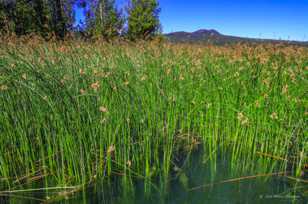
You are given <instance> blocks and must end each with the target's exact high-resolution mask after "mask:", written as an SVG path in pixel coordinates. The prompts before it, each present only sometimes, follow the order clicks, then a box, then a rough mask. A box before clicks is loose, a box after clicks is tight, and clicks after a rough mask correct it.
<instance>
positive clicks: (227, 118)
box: [0, 42, 308, 194]
mask: <svg viewBox="0 0 308 204" xmlns="http://www.w3.org/2000/svg"><path fill="white" fill-rule="evenodd" d="M0 47H1V49H0V112H1V114H0V144H1V145H0V194H1V190H2V191H3V192H10V191H14V190H18V189H26V188H29V185H32V184H33V183H35V184H37V185H40V186H42V187H43V188H44V187H45V188H46V191H48V188H49V187H56V186H57V187H65V186H76V185H77V186H80V185H83V186H85V187H86V185H87V184H89V183H91V182H95V181H96V180H97V179H106V180H108V179H111V178H117V177H119V176H118V175H120V177H122V178H123V179H124V180H123V181H124V183H125V185H127V186H130V185H131V184H132V180H134V179H135V178H140V179H143V180H144V181H145V191H147V192H149V191H151V188H152V187H153V185H152V182H153V181H155V180H157V179H160V181H163V182H164V183H166V184H167V183H168V180H169V179H170V174H171V172H172V171H173V169H174V167H175V159H176V157H179V156H180V157H183V158H185V157H186V156H187V155H189V154H190V152H191V151H193V150H194V149H196V148H198V147H199V148H201V147H202V148H203V150H204V151H203V152H204V153H203V154H204V156H203V158H204V161H206V162H208V163H212V164H213V165H212V172H213V174H214V172H215V161H216V160H217V159H218V155H226V154H228V158H229V159H230V162H231V166H232V172H234V174H239V173H238V172H259V173H263V174H265V173H268V174H270V173H274V172H280V171H287V170H288V171H292V172H294V173H293V174H294V175H295V174H296V176H298V177H299V176H300V172H301V169H302V168H303V165H304V164H306V163H307V162H308V157H307V148H308V143H307V131H306V124H307V92H306V91H307V71H308V50H307V49H305V48H300V47H291V46H279V45H276V46H275V45H262V46H248V45H233V46H226V47H215V46H197V45H170V44H155V43H140V44H134V45H131V44H124V43H116V44H113V45H112V44H106V43H84V42H64V43H62V44H60V43H33V42H28V43H10V42H9V43H3V44H1V46H0ZM277 158H280V159H277ZM290 166H292V168H290ZM30 189H31V188H30Z"/></svg>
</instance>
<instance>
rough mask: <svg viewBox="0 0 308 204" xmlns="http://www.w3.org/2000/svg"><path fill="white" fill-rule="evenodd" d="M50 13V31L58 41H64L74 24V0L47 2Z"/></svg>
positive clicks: (52, 0) (50, 0)
mask: <svg viewBox="0 0 308 204" xmlns="http://www.w3.org/2000/svg"><path fill="white" fill-rule="evenodd" d="M49 4H50V7H51V13H52V15H51V16H52V21H51V22H52V23H51V24H52V26H51V27H52V30H53V32H54V33H55V34H56V37H57V38H58V39H64V37H65V36H66V35H67V34H68V32H69V31H70V30H71V29H72V27H73V23H74V12H73V9H72V7H73V4H74V0H49Z"/></svg>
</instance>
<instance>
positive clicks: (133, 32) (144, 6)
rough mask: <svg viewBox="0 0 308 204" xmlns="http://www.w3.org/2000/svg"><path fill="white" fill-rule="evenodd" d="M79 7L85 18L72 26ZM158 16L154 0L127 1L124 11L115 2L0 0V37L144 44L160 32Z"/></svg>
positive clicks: (97, 0)
mask: <svg viewBox="0 0 308 204" xmlns="http://www.w3.org/2000/svg"><path fill="white" fill-rule="evenodd" d="M78 7H79V8H82V10H83V11H84V13H83V15H84V17H85V20H84V21H83V22H81V23H80V24H79V23H76V22H75V15H76V8H78ZM159 12H160V8H159V4H158V2H157V0H128V2H127V6H126V8H125V10H124V11H123V10H119V9H118V8H117V6H116V3H115V0H0V35H10V34H15V35H17V36H23V35H29V34H36V35H40V36H42V37H43V38H45V39H50V38H51V37H52V36H55V37H56V38H57V39H64V38H65V37H66V36H67V35H69V34H72V33H75V34H77V33H79V34H82V36H83V37H86V38H104V39H105V40H112V39H114V38H117V37H125V38H128V39H130V40H136V39H144V40H146V39H151V38H153V37H154V36H155V35H157V34H159V33H160V32H161V26H160V22H159ZM77 25H78V26H77Z"/></svg>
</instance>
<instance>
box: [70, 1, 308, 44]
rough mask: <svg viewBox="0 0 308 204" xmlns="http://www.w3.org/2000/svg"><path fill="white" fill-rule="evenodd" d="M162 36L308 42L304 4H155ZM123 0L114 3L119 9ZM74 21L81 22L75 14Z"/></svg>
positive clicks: (307, 9) (307, 8)
mask: <svg viewBox="0 0 308 204" xmlns="http://www.w3.org/2000/svg"><path fill="white" fill-rule="evenodd" d="M159 4H160V7H161V14H160V20H161V24H162V27H163V32H164V33H168V32H173V31H195V30H198V29H203V28H204V29H216V30H217V31H219V32H221V33H223V34H227V35H235V36H243V37H255V38H273V39H284V40H288V39H290V40H301V41H308V0H159ZM126 5H127V0H117V6H118V7H119V8H123V7H125V6H126ZM76 18H77V19H81V18H82V12H81V11H77V13H76Z"/></svg>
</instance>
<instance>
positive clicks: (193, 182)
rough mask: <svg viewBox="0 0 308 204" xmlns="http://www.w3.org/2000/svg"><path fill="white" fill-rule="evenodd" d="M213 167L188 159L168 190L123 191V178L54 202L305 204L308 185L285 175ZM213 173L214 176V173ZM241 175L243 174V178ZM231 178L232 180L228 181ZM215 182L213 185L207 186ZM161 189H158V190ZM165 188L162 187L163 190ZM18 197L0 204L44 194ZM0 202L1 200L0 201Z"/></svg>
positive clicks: (222, 163) (138, 187)
mask: <svg viewBox="0 0 308 204" xmlns="http://www.w3.org/2000/svg"><path fill="white" fill-rule="evenodd" d="M239 165H240V164H239ZM215 169H216V170H214V169H213V165H210V164H207V163H204V162H202V159H201V158H200V156H198V155H193V156H191V159H190V160H189V161H188V162H187V163H186V165H185V166H184V167H183V168H177V169H176V171H173V173H172V175H171V179H170V181H168V182H167V187H166V186H164V185H160V184H161V183H160V182H159V181H155V182H154V183H152V184H149V186H152V188H150V189H151V190H150V191H149V192H147V193H146V192H145V184H144V182H143V181H134V182H133V186H134V187H133V188H130V189H129V190H126V191H124V188H123V185H122V183H123V179H119V178H118V179H116V180H114V181H110V183H109V184H108V183H107V182H101V183H99V182H98V184H95V185H93V186H91V187H89V189H87V190H86V191H85V192H78V193H76V194H74V195H70V196H69V197H67V199H63V198H64V197H65V196H64V197H60V200H58V201H56V200H54V202H53V203H65V204H79V203H80V204H84V203H102V204H104V203H106V204H107V203H115V204H120V203H121V204H122V203H124V204H126V203H127V204H130V203H137V204H144V203H148V204H152V203H153V204H158V203H168V204H169V203H170V204H179V203H180V204H182V203H183V204H190V203H193V204H199V203H200V204H201V203H213V204H214V203H215V204H228V203H230V204H240V203H264V204H268V203H270V204H276V203H277V204H283V203H303V204H307V203H308V193H307V190H308V185H307V184H306V185H303V184H300V183H296V182H294V181H292V180H290V179H288V178H286V177H284V176H271V177H262V176H260V177H256V178H255V177H253V176H251V175H253V174H251V173H250V174H246V175H244V176H251V177H248V178H243V177H242V178H241V179H234V178H239V177H240V176H235V175H234V173H231V170H230V162H228V159H221V160H219V161H218V162H216V166H215ZM214 171H215V173H213V172H214ZM242 176H243V175H242ZM231 179H234V180H231ZM211 183H215V184H214V185H209V184H211ZM159 186H160V187H159ZM162 186H164V187H162ZM17 195H18V196H19V197H15V196H13V197H11V198H8V197H4V198H0V203H1V204H2V203H39V201H35V200H32V199H28V198H22V197H20V196H27V197H33V198H37V199H43V198H45V197H46V194H43V193H42V192H41V193H40V192H36V193H31V194H30V195H29V194H22V195H20V194H17ZM52 195H59V192H49V196H50V197H51V198H52ZM1 199H2V200H1Z"/></svg>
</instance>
